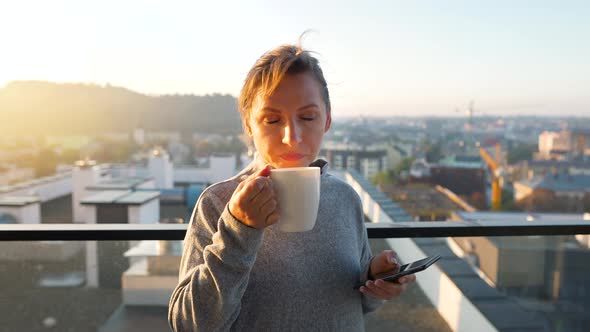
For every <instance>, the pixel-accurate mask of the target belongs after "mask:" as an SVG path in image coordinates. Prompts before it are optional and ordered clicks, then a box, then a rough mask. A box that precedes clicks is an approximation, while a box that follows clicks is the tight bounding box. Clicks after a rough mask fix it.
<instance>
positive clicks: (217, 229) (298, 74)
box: [169, 45, 415, 331]
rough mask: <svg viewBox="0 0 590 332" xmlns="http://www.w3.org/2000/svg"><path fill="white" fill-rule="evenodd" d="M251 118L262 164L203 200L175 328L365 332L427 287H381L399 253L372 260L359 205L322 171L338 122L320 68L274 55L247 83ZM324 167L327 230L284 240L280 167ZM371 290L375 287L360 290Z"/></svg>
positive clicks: (309, 60)
mask: <svg viewBox="0 0 590 332" xmlns="http://www.w3.org/2000/svg"><path fill="white" fill-rule="evenodd" d="M239 109H240V113H241V116H242V120H243V124H244V128H245V132H246V134H248V135H249V136H250V138H251V139H252V141H253V143H254V146H255V147H256V150H257V155H256V157H255V160H254V161H253V162H252V163H251V164H250V165H249V166H248V167H247V168H246V169H245V170H244V171H242V172H241V173H240V174H239V175H237V176H236V177H233V178H231V179H229V180H227V181H224V182H220V183H217V184H214V185H212V186H211V187H209V188H207V189H206V190H205V191H204V192H203V194H202V195H201V197H200V198H199V201H198V202H197V206H196V208H195V210H194V212H193V215H192V217H191V222H190V225H189V228H188V231H187V234H186V238H185V241H184V253H183V256H182V261H181V265H180V281H179V284H178V286H177V287H176V289H175V290H174V292H173V294H172V297H171V299H170V308H169V322H170V325H171V327H172V329H173V330H174V331H194V330H202V331H225V330H236V331H244V330H256V331H267V330H272V331H283V330H301V331H309V330H329V331H334V330H337V331H342V330H355V331H358V330H363V329H364V321H363V314H364V313H366V312H369V311H371V310H374V309H376V308H377V307H378V306H379V305H380V304H382V300H389V299H392V298H394V297H396V296H399V294H401V292H403V291H404V289H405V287H406V284H407V283H411V282H413V281H414V280H415V277H414V276H406V277H404V278H402V279H400V281H399V283H388V282H383V281H381V280H378V281H376V282H373V281H372V280H371V279H372V276H373V275H374V274H377V273H380V272H385V271H390V270H393V269H395V268H396V267H398V264H397V262H396V260H395V253H394V252H393V251H391V250H389V251H384V252H382V253H380V254H379V255H377V256H375V257H372V254H371V249H370V247H369V243H368V239H367V236H366V230H365V226H364V224H363V209H362V206H361V202H360V199H359V197H358V195H357V194H356V192H355V191H354V190H353V189H352V188H351V187H350V186H348V185H347V184H345V183H344V182H342V181H340V180H337V179H336V178H334V177H333V176H331V175H329V174H327V173H326V172H325V168H326V165H325V164H326V163H325V162H324V161H322V160H318V161H315V158H316V156H317V154H318V152H319V149H320V146H321V143H322V137H323V135H324V134H325V133H326V132H327V131H328V129H329V128H330V123H331V110H330V99H329V93H328V88H327V84H326V80H325V79H324V76H323V73H322V70H321V69H320V67H319V64H318V61H317V59H316V58H314V57H312V56H311V55H310V54H309V53H308V52H307V51H304V50H303V49H301V48H300V47H299V46H295V45H286V46H281V47H278V48H276V49H274V50H271V51H269V52H267V53H266V54H264V55H263V56H262V57H261V58H260V59H258V61H257V62H256V64H255V65H254V66H253V68H252V69H251V70H250V72H249V73H248V76H247V77H246V80H245V83H244V86H243V88H242V91H241V95H240V98H239ZM312 163H313V165H316V166H318V167H321V168H322V171H321V173H322V175H321V195H320V206H319V211H318V218H317V221H316V224H315V226H314V228H313V229H312V230H311V231H308V232H301V233H283V232H280V231H279V230H278V227H276V225H275V223H277V221H278V220H279V218H280V207H279V206H278V204H277V200H276V197H275V193H274V191H273V189H272V183H271V179H270V178H269V175H270V169H271V167H274V168H284V167H298V166H309V165H310V164H312ZM359 281H360V282H363V283H365V282H366V283H365V286H363V287H361V288H360V290H356V289H354V285H356V284H357V283H358V282H359Z"/></svg>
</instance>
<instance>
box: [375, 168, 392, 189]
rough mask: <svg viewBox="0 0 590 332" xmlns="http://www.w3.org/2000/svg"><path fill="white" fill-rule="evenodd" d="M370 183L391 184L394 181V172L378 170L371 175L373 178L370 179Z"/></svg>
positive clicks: (377, 184)
mask: <svg viewBox="0 0 590 332" xmlns="http://www.w3.org/2000/svg"><path fill="white" fill-rule="evenodd" d="M371 183H373V184H374V185H376V186H379V185H381V186H383V185H388V184H393V183H395V174H394V173H393V170H387V171H383V172H379V173H377V174H375V176H373V178H372V179H371Z"/></svg>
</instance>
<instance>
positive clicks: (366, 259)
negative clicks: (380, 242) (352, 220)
mask: <svg viewBox="0 0 590 332" xmlns="http://www.w3.org/2000/svg"><path fill="white" fill-rule="evenodd" d="M356 197H357V206H358V208H357V209H358V212H357V215H358V216H357V218H358V220H359V223H360V225H361V227H359V233H360V234H359V243H360V245H359V248H360V250H361V252H360V257H361V259H360V266H361V271H362V272H361V275H360V278H359V279H360V282H361V283H362V284H364V283H365V282H367V280H368V279H369V267H370V266H371V260H372V259H373V253H372V252H371V245H370V244H369V238H368V236H367V227H366V226H365V222H364V212H363V206H362V203H361V200H360V198H359V197H358V195H357V196H356ZM383 303H385V301H383V300H380V299H377V298H374V297H371V296H368V295H366V294H362V306H363V313H369V312H371V311H375V310H377V308H379V307H380V306H381V305H383Z"/></svg>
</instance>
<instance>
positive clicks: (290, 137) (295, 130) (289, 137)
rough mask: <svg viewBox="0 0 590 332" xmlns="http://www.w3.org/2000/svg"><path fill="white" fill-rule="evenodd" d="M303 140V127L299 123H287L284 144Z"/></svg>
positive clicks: (294, 143) (293, 143)
mask: <svg viewBox="0 0 590 332" xmlns="http://www.w3.org/2000/svg"><path fill="white" fill-rule="evenodd" d="M300 142H301V129H300V128H299V126H297V124H287V125H286V126H285V129H284V134H283V144H286V145H291V146H292V145H296V144H297V143H300Z"/></svg>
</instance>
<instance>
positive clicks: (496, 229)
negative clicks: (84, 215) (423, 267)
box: [0, 220, 590, 241]
mask: <svg viewBox="0 0 590 332" xmlns="http://www.w3.org/2000/svg"><path fill="white" fill-rule="evenodd" d="M366 226H367V235H368V237H369V238H430V237H466V236H468V237H472V236H533V235H576V234H590V221H579V220H578V221H566V222H559V223H556V222H553V221H527V222H503V221H494V222H488V221H486V222H475V221H457V222H395V223H367V224H366ZM187 227H188V225H187V224H10V225H0V241H57V240H59V241H88V240H97V241H112V240H182V239H184V235H185V233H186V229H187Z"/></svg>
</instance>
